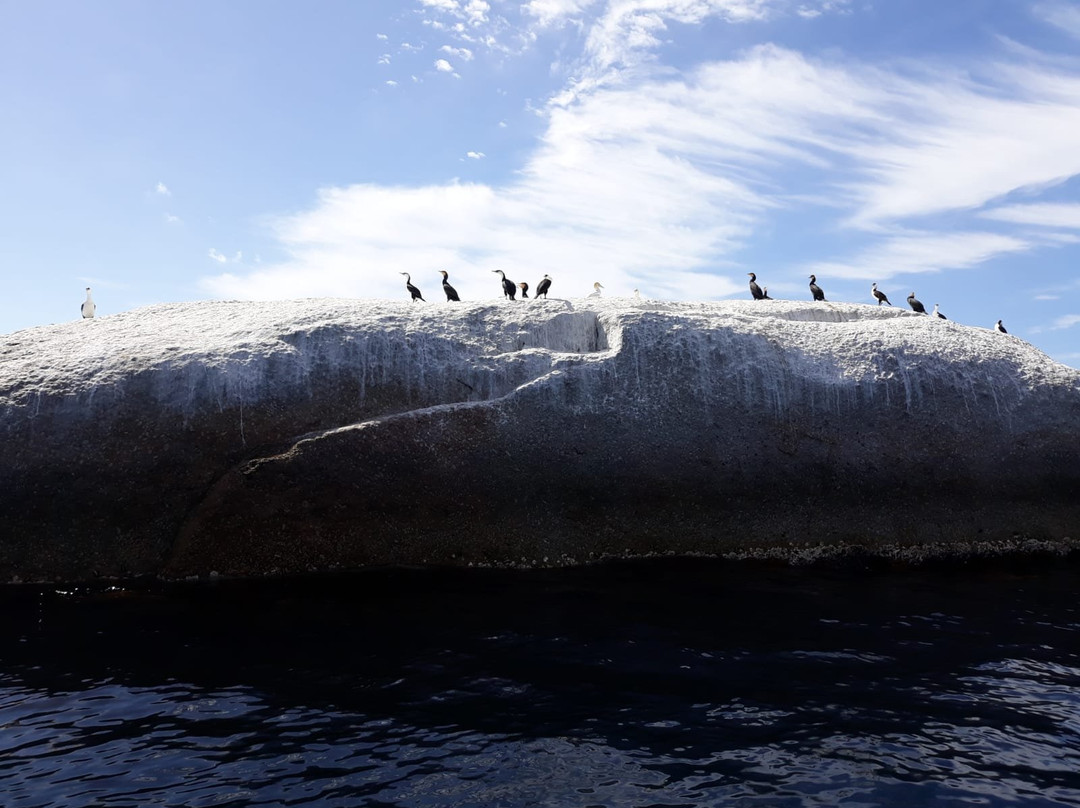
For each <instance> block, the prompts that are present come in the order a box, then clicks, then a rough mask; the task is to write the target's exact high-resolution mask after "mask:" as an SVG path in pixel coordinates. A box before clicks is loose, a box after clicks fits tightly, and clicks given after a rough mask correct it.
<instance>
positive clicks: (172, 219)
mask: <svg viewBox="0 0 1080 808" xmlns="http://www.w3.org/2000/svg"><path fill="white" fill-rule="evenodd" d="M165 223H166V224H183V220H182V219H181V218H180V217H179V216H174V215H173V214H171V213H166V214H165Z"/></svg>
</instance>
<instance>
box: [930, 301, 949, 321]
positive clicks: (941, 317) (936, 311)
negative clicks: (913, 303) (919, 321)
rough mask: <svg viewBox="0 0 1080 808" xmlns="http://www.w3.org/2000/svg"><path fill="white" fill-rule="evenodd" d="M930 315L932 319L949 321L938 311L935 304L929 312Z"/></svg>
mask: <svg viewBox="0 0 1080 808" xmlns="http://www.w3.org/2000/svg"><path fill="white" fill-rule="evenodd" d="M930 314H931V315H932V316H934V317H937V318H938V319H940V320H948V319H949V318H948V317H946V316H945V315H944V314H942V313H941V312H940V311H938V304H937V303H935V304H934V310H933V311H932V312H930Z"/></svg>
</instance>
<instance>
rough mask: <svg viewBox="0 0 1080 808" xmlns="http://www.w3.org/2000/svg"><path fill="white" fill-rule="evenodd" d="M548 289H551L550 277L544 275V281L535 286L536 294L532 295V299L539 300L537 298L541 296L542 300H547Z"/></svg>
mask: <svg viewBox="0 0 1080 808" xmlns="http://www.w3.org/2000/svg"><path fill="white" fill-rule="evenodd" d="M550 288H551V276H550V275H545V276H544V279H543V280H542V281H540V283H538V284H536V294H534V295H533V297H534V298H539V297H541V296H543V298H544V300H547V293H548V289H550Z"/></svg>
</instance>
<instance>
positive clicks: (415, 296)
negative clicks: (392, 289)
mask: <svg viewBox="0 0 1080 808" xmlns="http://www.w3.org/2000/svg"><path fill="white" fill-rule="evenodd" d="M400 274H402V275H404V276H405V288H406V289H408V290H409V294H410V295H412V300H413V302H414V303H415V302H416V301H417V300H424V298H423V297H421V296H420V290H419V289H417V288H416V287H415V286H413V285H412V276H411V275H409V273H408V272H402V273H400ZM424 302H425V303H427V301H426V300H424Z"/></svg>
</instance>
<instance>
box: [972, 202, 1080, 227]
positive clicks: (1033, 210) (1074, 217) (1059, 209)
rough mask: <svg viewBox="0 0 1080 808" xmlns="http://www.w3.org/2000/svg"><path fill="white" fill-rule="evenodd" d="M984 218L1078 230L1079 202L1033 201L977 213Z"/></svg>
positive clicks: (1079, 219)
mask: <svg viewBox="0 0 1080 808" xmlns="http://www.w3.org/2000/svg"><path fill="white" fill-rule="evenodd" d="M979 215H980V216H982V217H983V218H986V219H994V220H996V221H999V222H1012V223H1013V224H1033V225H1041V226H1043V227H1065V228H1070V229H1077V230H1080V203H1075V202H1074V203H1049V202H1043V203H1033V204H1028V205H1009V206H1007V207H1001V208H994V209H992V210H987V211H984V212H982V213H980V214H979Z"/></svg>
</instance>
